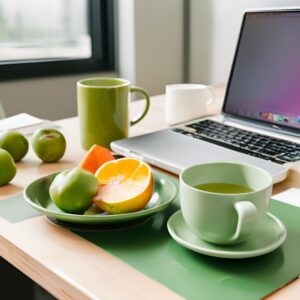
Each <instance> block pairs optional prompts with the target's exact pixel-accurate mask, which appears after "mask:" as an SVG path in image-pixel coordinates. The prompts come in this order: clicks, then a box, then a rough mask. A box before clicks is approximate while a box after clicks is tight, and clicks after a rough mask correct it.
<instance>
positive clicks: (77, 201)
mask: <svg viewBox="0 0 300 300" xmlns="http://www.w3.org/2000/svg"><path fill="white" fill-rule="evenodd" d="M98 185H99V183H98V179H97V178H96V177H95V176H94V174H92V173H91V172H88V171H85V170H83V169H81V168H75V169H72V170H67V171H63V172H61V173H60V174H58V175H57V176H56V177H55V178H54V180H53V182H52V184H51V185H50V188H49V194H50V198H51V199H52V201H53V202H54V203H55V204H56V206H57V207H58V208H60V209H61V210H63V211H65V212H68V213H74V214H82V213H84V212H85V211H86V210H87V209H88V208H89V207H90V206H91V205H92V203H93V201H92V198H93V196H94V195H95V194H96V193H97V190H98Z"/></svg>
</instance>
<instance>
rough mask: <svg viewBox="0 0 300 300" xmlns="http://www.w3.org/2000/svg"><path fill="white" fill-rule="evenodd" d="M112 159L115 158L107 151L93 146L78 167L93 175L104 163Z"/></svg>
mask: <svg viewBox="0 0 300 300" xmlns="http://www.w3.org/2000/svg"><path fill="white" fill-rule="evenodd" d="M114 159H115V158H114V156H113V154H112V152H111V151H110V150H109V149H107V148H104V147H101V146H98V145H93V146H92V147H91V148H90V150H89V151H88V152H87V153H86V155H85V156H84V158H83V159H82V161H81V162H80V163H79V165H78V167H79V168H82V169H84V170H87V171H90V172H92V173H93V174H95V173H96V171H97V170H98V169H99V167H101V166H102V165H103V164H104V163H105V162H107V161H110V160H114Z"/></svg>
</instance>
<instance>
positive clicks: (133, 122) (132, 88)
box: [130, 86, 150, 126]
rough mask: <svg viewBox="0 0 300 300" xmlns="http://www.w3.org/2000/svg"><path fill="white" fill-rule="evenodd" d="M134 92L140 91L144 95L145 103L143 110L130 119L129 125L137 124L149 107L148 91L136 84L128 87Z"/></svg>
mask: <svg viewBox="0 0 300 300" xmlns="http://www.w3.org/2000/svg"><path fill="white" fill-rule="evenodd" d="M135 92H140V93H142V94H143V95H144V96H145V100H146V104H145V107H144V110H143V111H142V112H141V113H140V114H138V115H136V116H135V117H134V118H133V119H132V120H131V121H130V126H133V125H135V124H137V123H138V122H140V121H141V120H142V119H143V118H144V117H145V116H146V114H147V112H148V110H149V107H150V98H149V95H148V93H147V92H146V91H145V90H144V89H143V88H140V87H137V86H132V87H130V93H135Z"/></svg>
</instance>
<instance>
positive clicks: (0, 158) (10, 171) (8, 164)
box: [0, 149, 17, 186]
mask: <svg viewBox="0 0 300 300" xmlns="http://www.w3.org/2000/svg"><path fill="white" fill-rule="evenodd" d="M16 172H17V169H16V165H15V162H14V160H13V158H12V156H11V155H10V154H9V152H7V151H6V150H4V149H0V186H1V185H4V184H7V183H9V182H10V181H11V180H12V179H13V178H14V177H15V175H16Z"/></svg>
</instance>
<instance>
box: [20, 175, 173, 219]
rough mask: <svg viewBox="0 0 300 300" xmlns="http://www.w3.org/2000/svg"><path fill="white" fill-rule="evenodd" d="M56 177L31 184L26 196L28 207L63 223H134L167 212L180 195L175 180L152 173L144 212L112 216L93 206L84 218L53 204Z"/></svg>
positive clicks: (46, 177)
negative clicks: (150, 192)
mask: <svg viewBox="0 0 300 300" xmlns="http://www.w3.org/2000/svg"><path fill="white" fill-rule="evenodd" d="M57 174H58V173H54V174H51V175H48V176H45V177H42V178H40V179H38V180H36V181H34V182H32V183H31V184H29V186H28V187H27V188H26V189H25V190H24V197H25V199H26V201H27V202H28V203H29V205H31V206H32V207H33V208H34V209H36V210H38V211H40V212H41V213H43V214H44V215H46V216H48V217H51V218H55V219H57V220H60V221H64V222H71V223H81V224H109V223H118V222H120V223H121V222H127V221H133V220H136V219H140V218H145V217H148V216H150V215H152V214H154V213H157V212H159V211H162V210H164V209H165V208H166V207H167V206H168V205H169V204H171V202H172V201H173V200H174V199H175V197H176V195H177V187H176V185H175V184H174V183H173V182H172V180H170V179H169V178H168V176H165V175H164V174H162V173H158V172H156V171H153V175H154V187H153V194H152V198H151V200H150V201H149V203H148V204H147V205H146V206H145V208H144V209H142V210H140V211H137V212H132V213H126V214H116V215H110V214H108V213H104V212H102V213H101V211H100V210H98V209H97V208H95V207H94V206H92V207H91V208H90V209H89V210H87V211H86V212H85V213H84V214H83V215H76V214H69V213H65V212H63V211H62V210H60V209H59V208H58V207H57V206H56V205H55V204H54V203H53V202H52V200H51V198H50V195H49V187H50V185H51V183H52V182H53V180H54V178H55V176H56V175H57Z"/></svg>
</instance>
